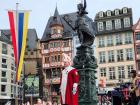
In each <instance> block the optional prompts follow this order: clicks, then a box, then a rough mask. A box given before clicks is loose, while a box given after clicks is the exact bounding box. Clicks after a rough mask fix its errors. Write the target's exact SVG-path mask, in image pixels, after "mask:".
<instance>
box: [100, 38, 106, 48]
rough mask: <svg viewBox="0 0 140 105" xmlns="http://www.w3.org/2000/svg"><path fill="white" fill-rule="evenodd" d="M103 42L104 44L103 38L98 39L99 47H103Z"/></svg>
mask: <svg viewBox="0 0 140 105" xmlns="http://www.w3.org/2000/svg"><path fill="white" fill-rule="evenodd" d="M104 46H105V42H104V37H99V47H104Z"/></svg>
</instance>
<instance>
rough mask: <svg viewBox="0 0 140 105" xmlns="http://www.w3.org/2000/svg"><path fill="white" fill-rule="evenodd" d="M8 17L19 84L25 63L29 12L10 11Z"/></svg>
mask: <svg viewBox="0 0 140 105" xmlns="http://www.w3.org/2000/svg"><path fill="white" fill-rule="evenodd" d="M8 15H9V22H10V31H11V35H12V44H13V49H14V56H15V63H16V81H17V82H18V81H19V80H20V75H21V71H22V65H23V61H24V52H25V48H26V38H27V31H28V17H29V11H8Z"/></svg>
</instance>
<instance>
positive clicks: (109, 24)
mask: <svg viewBox="0 0 140 105" xmlns="http://www.w3.org/2000/svg"><path fill="white" fill-rule="evenodd" d="M106 30H112V21H111V20H108V21H106Z"/></svg>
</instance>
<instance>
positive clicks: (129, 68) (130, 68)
mask: <svg viewBox="0 0 140 105" xmlns="http://www.w3.org/2000/svg"><path fill="white" fill-rule="evenodd" d="M133 69H134V65H127V70H128V78H130V77H131V71H132V70H133Z"/></svg>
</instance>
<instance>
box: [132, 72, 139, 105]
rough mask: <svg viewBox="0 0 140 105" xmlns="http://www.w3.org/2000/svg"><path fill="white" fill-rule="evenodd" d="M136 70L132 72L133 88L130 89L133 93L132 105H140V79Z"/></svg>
mask: <svg viewBox="0 0 140 105" xmlns="http://www.w3.org/2000/svg"><path fill="white" fill-rule="evenodd" d="M138 75H139V74H137V72H136V70H132V71H131V76H132V87H131V89H130V93H131V96H130V97H131V105H138V102H139V100H140V89H139V80H140V77H139V76H138Z"/></svg>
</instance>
